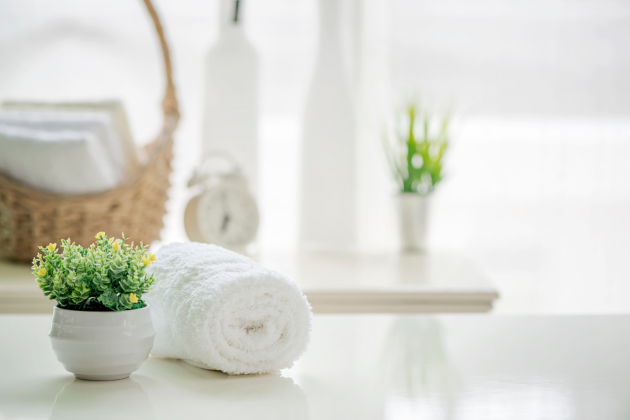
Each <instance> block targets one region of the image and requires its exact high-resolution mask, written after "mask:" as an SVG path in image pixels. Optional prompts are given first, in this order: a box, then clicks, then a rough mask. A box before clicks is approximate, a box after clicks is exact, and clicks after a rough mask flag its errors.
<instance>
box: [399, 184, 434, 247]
mask: <svg viewBox="0 0 630 420" xmlns="http://www.w3.org/2000/svg"><path fill="white" fill-rule="evenodd" d="M397 199H398V219H399V226H400V240H401V247H402V250H403V251H404V252H421V253H424V252H427V237H428V233H429V221H428V219H429V203H430V199H429V197H427V196H422V195H419V194H415V193H402V194H399V195H398V197H397Z"/></svg>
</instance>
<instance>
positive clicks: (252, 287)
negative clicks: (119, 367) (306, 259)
mask: <svg viewBox="0 0 630 420" xmlns="http://www.w3.org/2000/svg"><path fill="white" fill-rule="evenodd" d="M149 269H150V270H149V271H150V272H152V273H154V274H155V276H156V277H157V279H158V280H157V282H156V285H155V287H154V289H153V290H152V291H151V293H149V294H147V295H146V296H145V298H146V300H147V302H148V303H149V304H150V305H151V314H152V316H153V322H154V324H155V328H156V330H157V336H156V338H155V344H154V346H153V350H152V351H151V353H152V354H154V355H156V356H160V357H173V358H179V359H183V360H185V361H187V362H188V363H190V364H192V365H195V366H197V367H202V368H206V369H215V370H221V371H223V372H226V373H229V374H247V373H266V372H273V371H277V370H279V369H284V368H288V367H291V366H292V365H293V362H294V361H295V360H297V359H298V358H299V357H300V356H301V355H302V353H304V351H305V350H306V347H307V346H308V343H309V341H310V333H311V323H312V313H311V308H310V305H309V303H308V301H307V300H306V297H305V296H304V295H303V294H302V292H301V291H300V289H299V288H298V286H297V285H296V284H295V283H294V282H293V281H291V280H289V279H287V278H286V277H284V276H282V275H280V274H278V273H276V272H274V271H271V270H268V269H266V268H264V267H262V266H260V265H258V264H256V263H255V262H254V261H252V260H251V259H249V258H247V257H245V256H242V255H239V254H237V253H234V252H231V251H228V250H226V249H223V248H221V247H218V246H216V245H207V244H200V243H195V242H192V243H178V244H171V245H167V246H164V247H162V248H161V249H160V250H159V251H158V253H157V261H156V262H155V263H153V264H152V265H151V266H150V267H149Z"/></svg>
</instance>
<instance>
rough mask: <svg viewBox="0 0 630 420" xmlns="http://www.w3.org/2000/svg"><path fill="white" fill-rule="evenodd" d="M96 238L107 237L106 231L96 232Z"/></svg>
mask: <svg viewBox="0 0 630 420" xmlns="http://www.w3.org/2000/svg"><path fill="white" fill-rule="evenodd" d="M95 237H96V239H103V238H105V232H99V233H97V234H96V236H95Z"/></svg>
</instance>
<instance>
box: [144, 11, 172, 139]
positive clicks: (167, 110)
mask: <svg viewBox="0 0 630 420" xmlns="http://www.w3.org/2000/svg"><path fill="white" fill-rule="evenodd" d="M143 1H144V5H145V6H146V8H147V11H148V12H149V14H150V15H151V19H152V20H153V24H154V25H155V32H157V35H158V37H159V38H160V46H161V47H162V53H163V56H164V70H165V72H166V93H165V94H164V100H163V101H162V110H163V111H164V118H165V120H167V121H168V120H174V121H173V122H174V123H176V121H177V120H178V119H179V107H178V104H177V96H176V95H175V86H174V85H173V74H172V69H171V55H170V53H169V51H168V44H167V43H166V39H165V38H164V30H163V29H162V24H161V23H160V18H159V17H158V15H157V12H156V11H155V8H154V7H153V4H151V0H143ZM169 117H170V118H169ZM167 121H165V122H167ZM169 125H170V124H169ZM173 125H174V124H173ZM173 128H174V127H173Z"/></svg>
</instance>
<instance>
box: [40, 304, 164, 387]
mask: <svg viewBox="0 0 630 420" xmlns="http://www.w3.org/2000/svg"><path fill="white" fill-rule="evenodd" d="M149 309H150V308H149V307H148V306H147V307H145V308H142V309H134V310H130V311H122V312H83V311H70V310H67V309H61V308H58V307H55V308H54V312H53V320H52V326H51V328H50V332H49V333H48V335H49V336H50V341H52V347H53V350H54V351H55V353H56V354H57V360H59V361H60V362H61V364H62V365H63V367H64V368H66V370H67V371H68V372H72V373H74V376H76V377H77V378H79V379H87V380H91V381H113V380H116V379H123V378H126V377H128V376H129V375H130V374H131V373H132V372H135V371H136V370H138V369H139V368H140V365H141V364H142V362H144V361H145V360H147V358H148V357H149V352H150V351H151V348H152V347H153V339H154V338H155V330H154V329H153V323H152V322H151V312H150V310H149Z"/></svg>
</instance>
